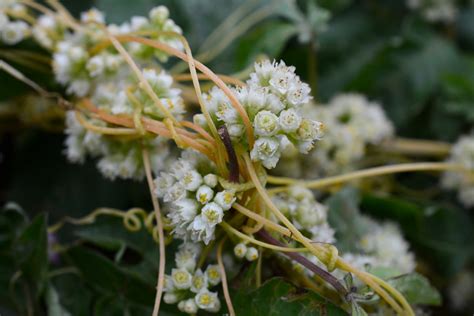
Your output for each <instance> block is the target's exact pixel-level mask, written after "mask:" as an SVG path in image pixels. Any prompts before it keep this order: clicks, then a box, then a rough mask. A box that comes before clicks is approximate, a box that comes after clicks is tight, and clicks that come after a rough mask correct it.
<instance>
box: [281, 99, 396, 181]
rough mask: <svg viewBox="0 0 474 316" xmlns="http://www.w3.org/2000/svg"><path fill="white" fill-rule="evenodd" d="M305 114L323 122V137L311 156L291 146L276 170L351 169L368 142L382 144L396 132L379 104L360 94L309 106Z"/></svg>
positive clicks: (318, 172)
mask: <svg viewBox="0 0 474 316" xmlns="http://www.w3.org/2000/svg"><path fill="white" fill-rule="evenodd" d="M303 113H304V116H305V117H309V118H319V119H321V120H322V121H323V122H324V124H325V125H326V132H325V135H324V138H323V139H322V140H321V141H320V142H319V144H318V149H317V150H314V151H312V152H311V153H310V154H309V155H305V156H300V155H298V154H297V151H296V150H295V149H294V148H288V149H287V150H286V151H285V152H284V153H283V158H284V159H282V163H281V164H280V165H279V166H278V167H277V169H276V170H275V171H276V173H279V174H286V173H287V172H289V171H291V172H292V173H293V174H292V175H291V176H302V177H306V178H316V177H319V176H327V175H334V174H339V173H341V172H344V171H350V170H352V169H354V168H355V167H356V164H357V162H358V161H359V160H360V159H362V158H363V157H364V154H365V151H366V147H367V145H376V144H379V143H381V142H383V141H384V140H386V139H388V138H390V137H392V135H393V126H392V124H391V122H390V121H389V120H388V119H387V117H386V116H385V114H384V112H383V109H382V108H381V107H380V105H379V104H377V103H374V102H370V101H368V100H367V99H366V98H365V97H364V96H362V95H358V94H352V93H349V94H341V95H338V96H336V97H334V98H333V99H332V100H331V101H330V102H329V104H328V105H327V106H316V105H307V106H305V107H303ZM303 170H304V172H303ZM295 172H296V174H294V173H295Z"/></svg>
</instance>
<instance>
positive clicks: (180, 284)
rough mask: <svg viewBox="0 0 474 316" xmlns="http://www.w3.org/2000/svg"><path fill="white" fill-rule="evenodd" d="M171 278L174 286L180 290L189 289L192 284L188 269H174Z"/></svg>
mask: <svg viewBox="0 0 474 316" xmlns="http://www.w3.org/2000/svg"><path fill="white" fill-rule="evenodd" d="M171 278H172V279H173V284H174V286H175V287H176V288H177V289H179V290H185V289H189V288H190V287H191V284H192V276H191V274H190V273H189V271H188V270H186V269H172V270H171Z"/></svg>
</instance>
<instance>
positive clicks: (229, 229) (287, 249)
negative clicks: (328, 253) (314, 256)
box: [219, 222, 308, 252]
mask: <svg viewBox="0 0 474 316" xmlns="http://www.w3.org/2000/svg"><path fill="white" fill-rule="evenodd" d="M219 225H220V226H221V227H222V228H223V229H224V230H225V231H226V232H227V233H231V234H233V235H235V236H237V237H239V238H240V239H242V240H245V241H247V242H249V243H251V244H254V245H257V246H260V247H263V248H267V249H270V250H275V251H280V252H308V249H306V248H290V247H281V246H276V245H274V244H269V243H265V242H262V241H260V240H257V239H255V238H253V237H250V236H248V235H245V234H243V233H241V232H240V231H238V230H237V229H235V228H233V227H232V226H230V225H229V224H227V223H226V222H221V223H220V224H219Z"/></svg>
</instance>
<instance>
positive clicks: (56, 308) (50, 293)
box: [46, 285, 71, 316]
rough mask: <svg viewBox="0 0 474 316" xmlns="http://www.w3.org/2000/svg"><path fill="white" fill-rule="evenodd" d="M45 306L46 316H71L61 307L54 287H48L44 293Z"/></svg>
mask: <svg viewBox="0 0 474 316" xmlns="http://www.w3.org/2000/svg"><path fill="white" fill-rule="evenodd" d="M46 305H47V306H48V316H71V314H70V313H69V312H68V311H67V310H66V309H64V307H63V306H61V302H60V301H59V295H58V292H57V291H56V289H55V288H54V286H52V285H50V286H48V289H47V291H46Z"/></svg>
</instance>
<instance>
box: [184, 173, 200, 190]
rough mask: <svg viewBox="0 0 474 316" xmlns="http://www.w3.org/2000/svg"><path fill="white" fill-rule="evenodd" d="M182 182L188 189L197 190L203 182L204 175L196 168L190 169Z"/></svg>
mask: <svg viewBox="0 0 474 316" xmlns="http://www.w3.org/2000/svg"><path fill="white" fill-rule="evenodd" d="M181 184H182V185H183V186H184V188H185V189H186V190H188V191H196V190H197V189H198V188H199V187H200V186H201V184H202V176H201V174H200V173H199V172H197V171H196V170H189V171H188V172H186V173H185V174H184V176H183V178H182V180H181Z"/></svg>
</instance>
